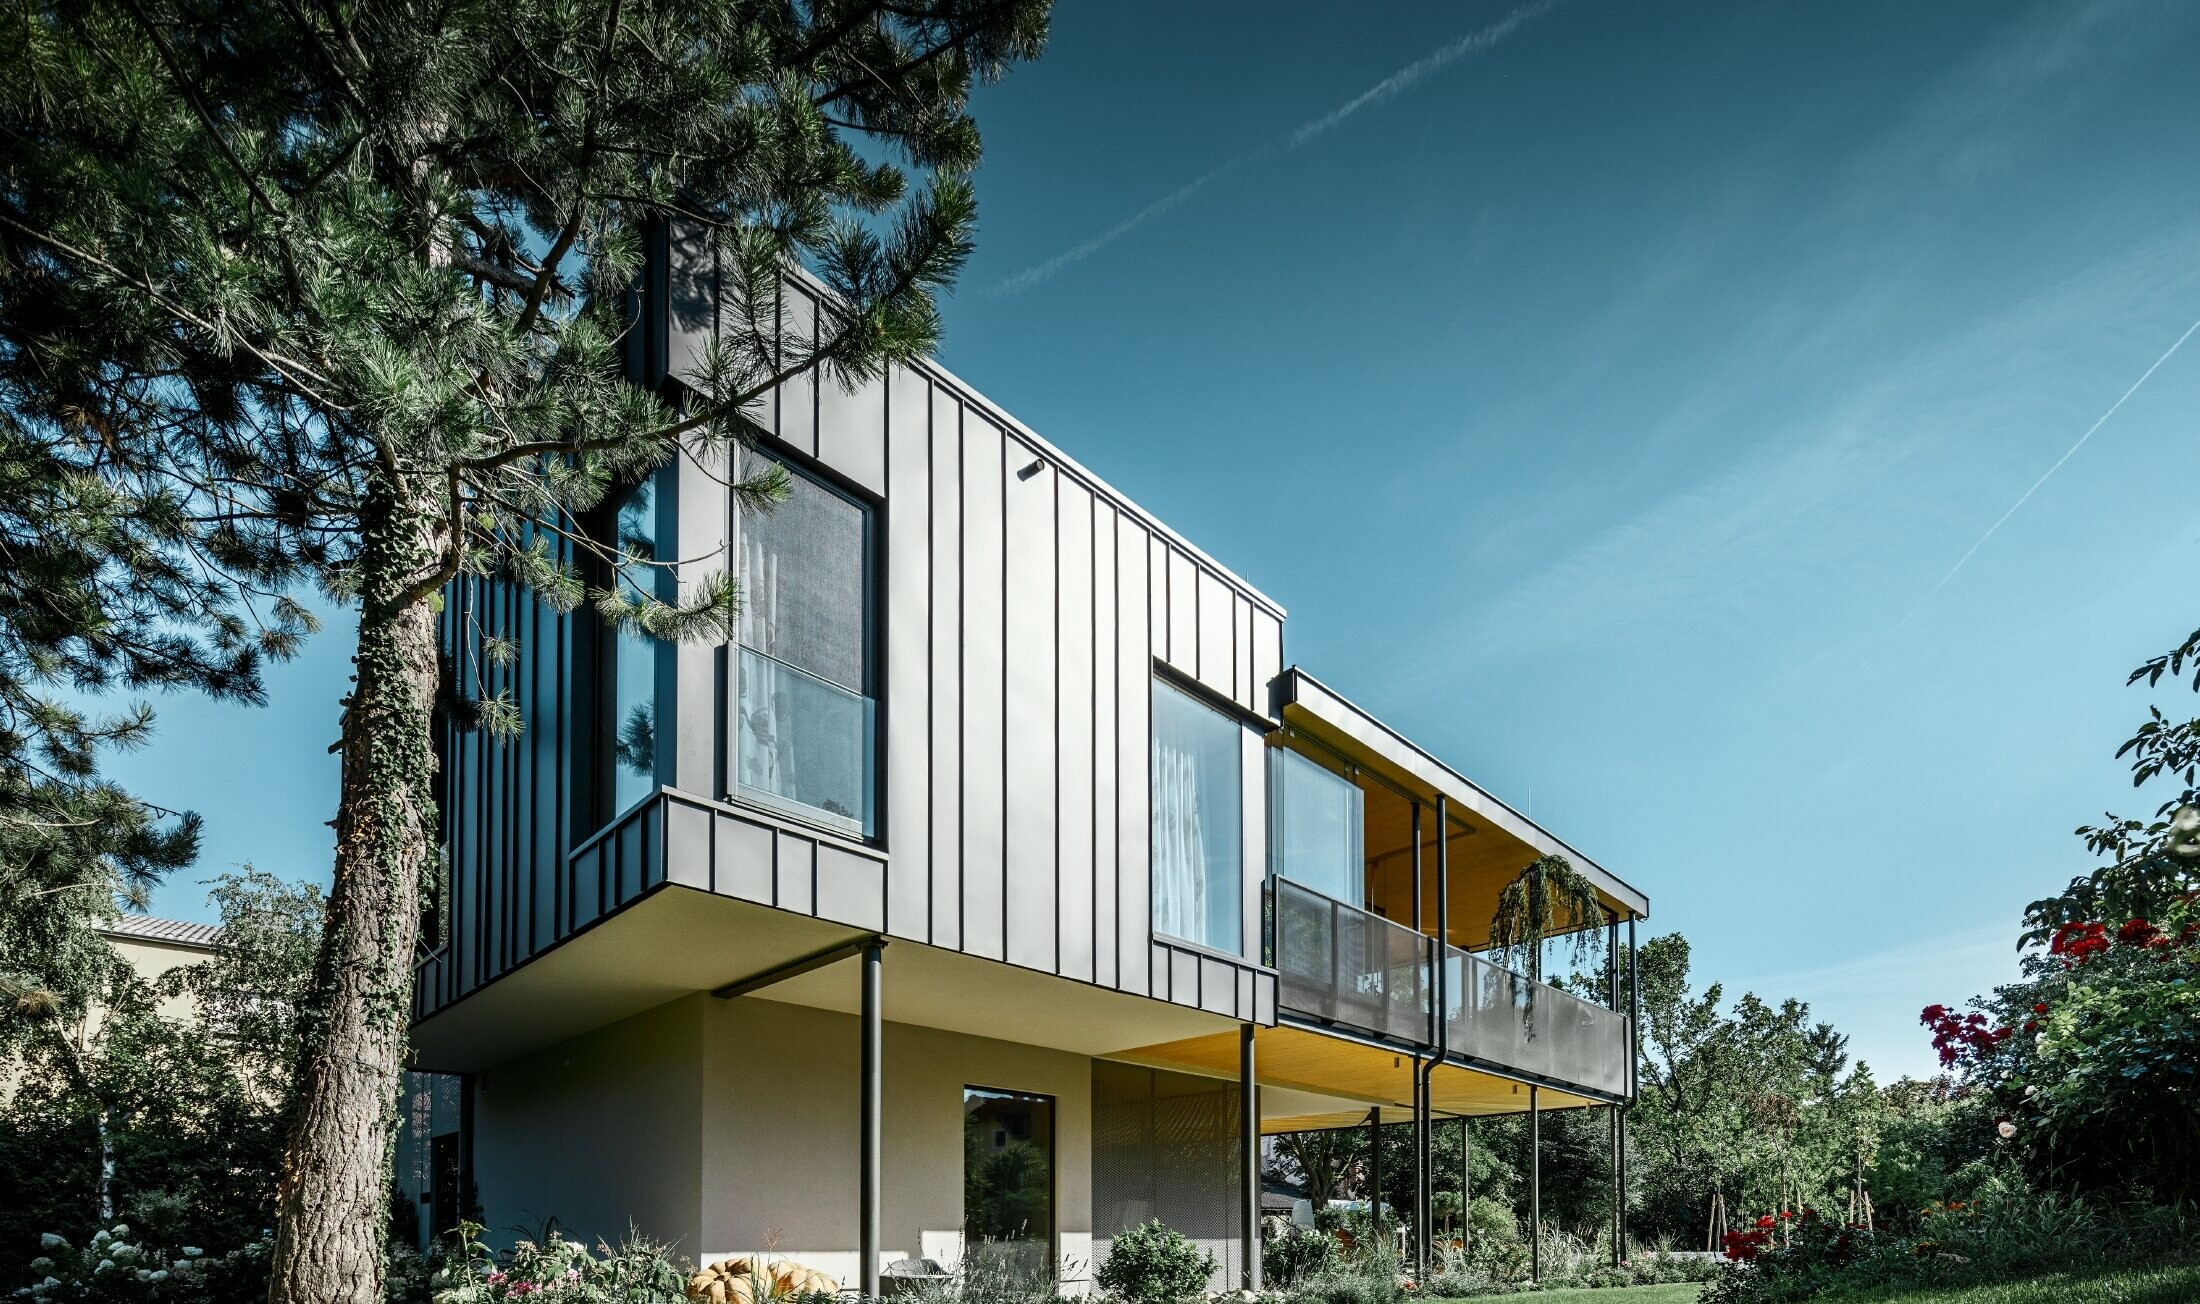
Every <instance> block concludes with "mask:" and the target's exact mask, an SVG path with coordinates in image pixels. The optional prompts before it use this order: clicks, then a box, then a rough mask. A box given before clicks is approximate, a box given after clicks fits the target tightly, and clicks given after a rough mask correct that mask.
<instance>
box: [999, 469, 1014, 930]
mask: <svg viewBox="0 0 2200 1304" xmlns="http://www.w3.org/2000/svg"><path fill="white" fill-rule="evenodd" d="M1012 442H1014V441H1012V440H1011V439H1010V438H1009V437H1008V434H1007V432H1006V431H1003V432H1002V434H1001V455H1000V458H999V465H998V467H997V468H996V469H997V470H998V472H999V473H1000V477H1001V533H1000V539H1001V574H1000V581H1001V605H1000V613H1001V699H1000V700H1001V716H1000V719H1001V899H1000V908H1001V958H1002V959H1003V960H1006V959H1008V958H1009V945H1008V875H1009V864H1008V850H1009V848H1008V477H1009V471H1008V448H1009V445H1010V444H1011V443H1012Z"/></svg>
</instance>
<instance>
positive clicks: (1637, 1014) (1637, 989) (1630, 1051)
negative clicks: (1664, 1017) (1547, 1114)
mask: <svg viewBox="0 0 2200 1304" xmlns="http://www.w3.org/2000/svg"><path fill="white" fill-rule="evenodd" d="M1641 980H1642V966H1641V963H1640V961H1639V960H1638V959H1637V956H1636V952H1635V916H1634V915H1633V913H1631V912H1630V913H1629V914H1628V916H1627V1078H1626V1082H1627V1104H1626V1105H1624V1106H1622V1107H1621V1109H1620V1111H1619V1250H1620V1253H1621V1254H1622V1255H1625V1254H1626V1253H1627V1204H1628V1193H1627V1111H1628V1110H1630V1109H1633V1108H1634V1107H1635V1087H1636V1071H1637V1069H1638V1068H1639V1062H1640V1060H1641V1058H1642V1057H1641V1055H1640V1054H1639V1053H1638V1052H1637V1051H1636V1050H1635V1041H1636V1038H1638V1037H1639V1036H1641V1033H1640V1032H1638V1031H1637V1029H1639V1028H1640V1027H1641V1026H1642V981H1641Z"/></svg>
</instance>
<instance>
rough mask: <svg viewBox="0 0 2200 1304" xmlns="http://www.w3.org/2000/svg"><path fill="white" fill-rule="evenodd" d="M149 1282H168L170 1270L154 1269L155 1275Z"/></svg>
mask: <svg viewBox="0 0 2200 1304" xmlns="http://www.w3.org/2000/svg"><path fill="white" fill-rule="evenodd" d="M148 1280H151V1281H166V1280H168V1269H166V1268H155V1269H153V1275H152V1276H151V1277H150V1278H148Z"/></svg>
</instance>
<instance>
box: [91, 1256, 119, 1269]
mask: <svg viewBox="0 0 2200 1304" xmlns="http://www.w3.org/2000/svg"><path fill="white" fill-rule="evenodd" d="M114 1270H115V1261H114V1260H113V1259H101V1260H100V1261H99V1266H98V1267H96V1268H94V1269H92V1271H93V1272H113V1271H114Z"/></svg>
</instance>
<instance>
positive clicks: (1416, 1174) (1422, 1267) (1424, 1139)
mask: <svg viewBox="0 0 2200 1304" xmlns="http://www.w3.org/2000/svg"><path fill="white" fill-rule="evenodd" d="M1434 1062H1435V1061H1433V1060H1429V1061H1424V1060H1422V1059H1421V1057H1420V1056H1418V1055H1416V1056H1414V1057H1413V1262H1414V1264H1415V1266H1416V1267H1417V1269H1418V1272H1417V1274H1416V1279H1417V1280H1418V1279H1420V1278H1425V1277H1427V1276H1428V1240H1429V1216H1428V1193H1429V1117H1428V1069H1429V1066H1430V1065H1432V1064H1433V1063H1434Z"/></svg>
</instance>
